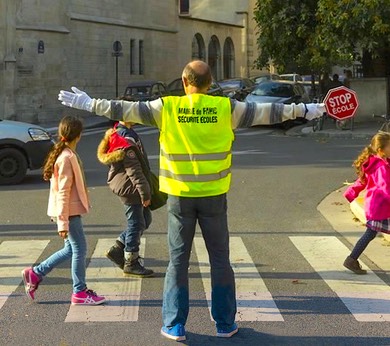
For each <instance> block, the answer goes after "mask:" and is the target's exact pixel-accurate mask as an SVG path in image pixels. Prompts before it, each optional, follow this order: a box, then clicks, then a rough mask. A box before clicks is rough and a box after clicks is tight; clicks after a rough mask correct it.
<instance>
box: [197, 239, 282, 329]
mask: <svg viewBox="0 0 390 346" xmlns="http://www.w3.org/2000/svg"><path fill="white" fill-rule="evenodd" d="M194 245H195V250H196V254H197V256H198V261H199V268H200V272H201V275H202V281H203V286H204V290H205V292H206V298H207V303H208V306H209V311H210V315H211V274H210V265H209V259H208V253H207V250H206V247H205V245H204V241H203V238H201V237H195V238H194ZM230 262H231V265H232V268H233V271H234V274H235V278H236V297H237V315H236V320H237V321H284V319H283V316H282V315H281V313H280V311H279V309H278V307H277V306H276V304H275V302H274V300H273V298H272V295H271V293H270V292H269V291H268V289H267V287H266V285H265V283H264V281H263V279H262V278H261V276H260V274H259V272H258V271H257V269H256V266H255V265H254V263H253V261H252V258H251V256H250V255H249V253H248V250H247V249H246V247H245V245H244V243H243V241H242V239H241V238H240V237H231V238H230Z"/></svg>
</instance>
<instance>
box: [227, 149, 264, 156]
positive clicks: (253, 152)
mask: <svg viewBox="0 0 390 346" xmlns="http://www.w3.org/2000/svg"><path fill="white" fill-rule="evenodd" d="M232 154H233V156H237V155H265V154H267V152H265V151H260V150H257V149H249V150H243V151H233V152H232Z"/></svg>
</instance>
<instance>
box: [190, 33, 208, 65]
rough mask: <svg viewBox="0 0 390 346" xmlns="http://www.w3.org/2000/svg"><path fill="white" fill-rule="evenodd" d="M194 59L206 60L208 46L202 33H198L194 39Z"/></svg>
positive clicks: (192, 55)
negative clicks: (206, 46)
mask: <svg viewBox="0 0 390 346" xmlns="http://www.w3.org/2000/svg"><path fill="white" fill-rule="evenodd" d="M191 57H192V60H203V61H206V48H205V44H204V40H203V37H202V35H201V34H199V33H198V34H196V35H195V36H194V37H193V39H192V54H191Z"/></svg>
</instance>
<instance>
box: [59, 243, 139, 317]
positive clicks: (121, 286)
mask: <svg viewBox="0 0 390 346" xmlns="http://www.w3.org/2000/svg"><path fill="white" fill-rule="evenodd" d="M114 243H115V239H99V240H98V242H97V245H96V248H95V251H94V253H93V255H92V257H91V261H90V263H89V265H88V268H87V285H88V288H90V289H92V290H94V291H96V293H97V294H99V295H102V296H104V297H105V298H106V302H105V303H104V304H103V305H97V306H83V305H71V307H70V309H69V311H68V314H67V316H66V319H65V322H118V321H119V322H128V321H137V320H138V311H139V302H140V297H141V283H142V279H141V278H133V277H131V278H130V277H123V271H122V270H121V269H120V268H118V267H117V266H115V265H114V264H113V263H112V262H111V261H110V260H109V259H107V258H106V256H105V255H104V253H105V252H106V251H107V250H108V249H109V248H110V247H111V246H112V245H113V244H114ZM144 251H145V238H141V247H140V256H142V257H143V254H144Z"/></svg>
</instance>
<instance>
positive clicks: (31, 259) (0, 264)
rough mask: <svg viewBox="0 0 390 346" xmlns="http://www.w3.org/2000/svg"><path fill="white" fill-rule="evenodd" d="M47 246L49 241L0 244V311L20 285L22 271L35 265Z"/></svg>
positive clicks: (4, 242) (5, 242)
mask: <svg viewBox="0 0 390 346" xmlns="http://www.w3.org/2000/svg"><path fill="white" fill-rule="evenodd" d="M26 243H27V244H28V246H25V245H26ZM47 244H49V240H29V241H28V242H26V241H20V240H13V241H3V242H2V243H1V244H0V278H1V281H0V309H1V308H2V306H3V305H4V303H5V302H6V300H7V299H8V297H9V296H10V295H11V294H12V292H13V291H15V290H16V289H17V287H18V286H19V285H20V282H21V281H22V276H21V272H22V270H23V269H24V268H26V267H29V266H32V265H33V264H34V263H35V261H36V260H37V259H38V258H39V256H40V255H41V253H42V252H43V250H44V249H45V247H46V246H47ZM22 247H23V248H22Z"/></svg>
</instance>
